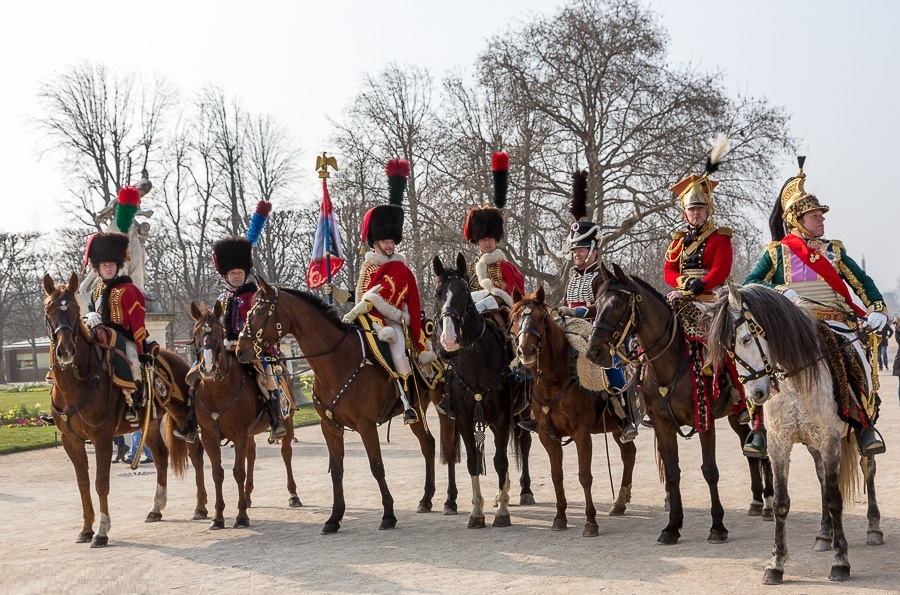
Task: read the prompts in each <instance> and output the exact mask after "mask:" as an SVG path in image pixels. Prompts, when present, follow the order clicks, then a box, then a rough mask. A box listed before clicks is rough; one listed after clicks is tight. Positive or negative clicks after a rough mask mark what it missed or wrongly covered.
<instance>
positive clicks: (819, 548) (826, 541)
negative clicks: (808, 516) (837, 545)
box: [813, 535, 831, 552]
mask: <svg viewBox="0 0 900 595" xmlns="http://www.w3.org/2000/svg"><path fill="white" fill-rule="evenodd" d="M813 551H814V552H830V551H831V538H830V537H819V536H818V535H817V536H816V542H815V543H814V544H813Z"/></svg>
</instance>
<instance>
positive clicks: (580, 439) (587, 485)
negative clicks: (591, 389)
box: [573, 428, 600, 537]
mask: <svg viewBox="0 0 900 595" xmlns="http://www.w3.org/2000/svg"><path fill="white" fill-rule="evenodd" d="M573 438H574V439H575V448H576V449H577V452H578V481H579V482H581V489H583V490H584V514H585V517H586V519H585V522H584V531H582V533H581V535H582V537H597V535H599V534H600V531H599V529H598V527H597V508H596V507H595V506H594V496H593V494H592V493H591V488H592V487H593V485H594V475H593V474H592V473H591V461H592V459H593V456H594V445H593V442H592V440H591V435H590V433H589V432H588V431H587V430H583V429H581V428H579V429H578V430H576V431H575V436H573Z"/></svg>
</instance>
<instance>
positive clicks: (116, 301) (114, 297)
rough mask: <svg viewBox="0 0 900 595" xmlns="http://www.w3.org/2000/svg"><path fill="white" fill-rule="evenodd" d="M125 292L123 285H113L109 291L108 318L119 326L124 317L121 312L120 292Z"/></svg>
mask: <svg viewBox="0 0 900 595" xmlns="http://www.w3.org/2000/svg"><path fill="white" fill-rule="evenodd" d="M123 293H125V288H124V287H113V289H112V291H110V292H109V319H110V320H111V321H112V322H113V323H115V324H118V325H119V326H122V322H123V321H124V319H125V316H124V313H123V312H122V294H123Z"/></svg>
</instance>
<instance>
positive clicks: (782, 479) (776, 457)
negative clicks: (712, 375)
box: [763, 433, 791, 585]
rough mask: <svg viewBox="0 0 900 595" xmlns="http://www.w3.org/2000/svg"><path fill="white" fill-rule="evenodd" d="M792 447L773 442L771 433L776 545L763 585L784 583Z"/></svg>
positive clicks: (770, 452)
mask: <svg viewBox="0 0 900 595" xmlns="http://www.w3.org/2000/svg"><path fill="white" fill-rule="evenodd" d="M790 457H791V445H790V444H788V445H786V447H785V446H782V444H781V442H780V441H778V440H772V434H771V433H769V460H770V461H771V462H772V474H773V476H774V484H775V493H774V505H775V543H774V545H773V546H772V560H770V561H769V564H768V565H767V566H766V569H765V571H764V573H763V584H766V585H780V584H781V583H782V582H784V562H785V560H786V559H787V553H788V551H787V535H786V532H785V523H786V522H787V516H788V513H789V512H790V510H791V497H790V495H789V494H788V473H789V472H790V467H791V459H790Z"/></svg>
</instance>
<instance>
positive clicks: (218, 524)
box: [209, 519, 225, 531]
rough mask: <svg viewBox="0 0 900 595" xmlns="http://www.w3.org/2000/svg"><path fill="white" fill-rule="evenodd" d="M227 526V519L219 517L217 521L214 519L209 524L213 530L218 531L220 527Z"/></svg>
mask: <svg viewBox="0 0 900 595" xmlns="http://www.w3.org/2000/svg"><path fill="white" fill-rule="evenodd" d="M224 528H225V519H219V520H217V521H213V522H211V523H210V524H209V529H210V530H211V531H217V530H219V529H224Z"/></svg>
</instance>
